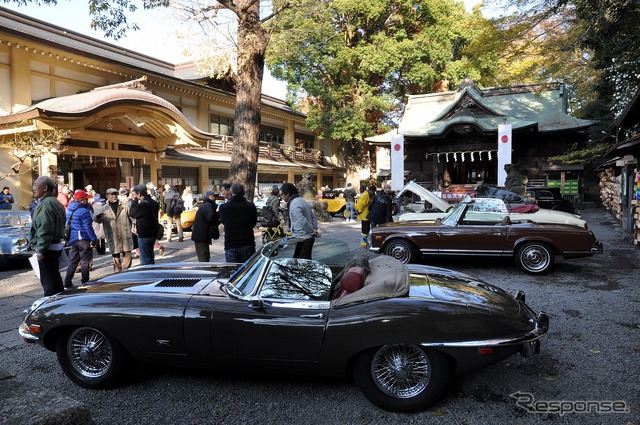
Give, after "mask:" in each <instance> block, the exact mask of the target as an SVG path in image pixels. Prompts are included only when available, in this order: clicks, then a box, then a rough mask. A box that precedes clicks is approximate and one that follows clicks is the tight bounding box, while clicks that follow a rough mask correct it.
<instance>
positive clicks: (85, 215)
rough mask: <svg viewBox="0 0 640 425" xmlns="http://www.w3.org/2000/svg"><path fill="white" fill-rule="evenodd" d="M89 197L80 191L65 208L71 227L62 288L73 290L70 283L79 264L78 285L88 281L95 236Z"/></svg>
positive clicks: (77, 191)
mask: <svg viewBox="0 0 640 425" xmlns="http://www.w3.org/2000/svg"><path fill="white" fill-rule="evenodd" d="M90 196H91V195H89V194H88V193H87V192H85V191H84V190H82V189H78V190H76V191H75V192H74V194H73V202H71V203H70V204H69V206H68V207H67V223H69V224H70V227H71V237H70V238H69V245H71V249H70V250H69V265H68V266H67V274H66V275H65V278H64V287H65V288H67V289H70V288H73V284H72V283H71V281H72V280H73V276H74V275H75V273H76V268H77V267H78V263H80V276H81V278H80V283H81V284H85V283H87V282H88V281H89V268H90V263H91V260H92V259H93V247H94V246H95V245H96V240H97V239H98V238H97V237H96V234H95V232H94V230H93V208H92V207H91V205H89V197H90Z"/></svg>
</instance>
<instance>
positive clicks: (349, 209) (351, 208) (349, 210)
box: [345, 202, 356, 220]
mask: <svg viewBox="0 0 640 425" xmlns="http://www.w3.org/2000/svg"><path fill="white" fill-rule="evenodd" d="M355 211H356V204H355V203H354V202H347V206H346V207H345V212H346V215H347V220H354V219H355V217H354V213H355Z"/></svg>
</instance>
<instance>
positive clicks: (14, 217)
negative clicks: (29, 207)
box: [0, 211, 31, 227]
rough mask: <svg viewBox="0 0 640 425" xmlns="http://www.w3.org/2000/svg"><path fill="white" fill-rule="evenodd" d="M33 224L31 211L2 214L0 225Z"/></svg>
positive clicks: (0, 215) (19, 225) (22, 225)
mask: <svg viewBox="0 0 640 425" xmlns="http://www.w3.org/2000/svg"><path fill="white" fill-rule="evenodd" d="M30 224H31V214H29V212H27V211H25V212H20V211H14V212H7V213H2V214H0V227H24V226H28V225H30Z"/></svg>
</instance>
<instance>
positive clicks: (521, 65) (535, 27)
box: [485, 0, 640, 164]
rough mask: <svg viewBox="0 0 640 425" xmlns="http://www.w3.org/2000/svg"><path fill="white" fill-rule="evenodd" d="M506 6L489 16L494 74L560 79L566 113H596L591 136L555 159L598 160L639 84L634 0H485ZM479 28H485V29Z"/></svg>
mask: <svg viewBox="0 0 640 425" xmlns="http://www.w3.org/2000/svg"><path fill="white" fill-rule="evenodd" d="M487 4H488V5H489V4H490V5H491V7H492V9H502V10H505V11H508V14H505V15H504V16H501V17H498V18H495V19H494V20H493V23H494V26H495V28H496V30H497V32H496V33H495V37H496V38H498V39H500V40H502V41H503V42H506V49H505V51H504V52H503V53H502V54H501V55H500V62H501V64H502V65H501V67H500V69H501V70H502V72H501V74H500V81H502V82H505V83H517V82H522V81H524V79H526V78H527V76H529V79H530V80H531V79H532V80H534V81H545V80H560V81H564V82H565V83H567V84H569V85H570V86H571V87H572V89H573V91H572V107H573V112H574V114H576V115H578V116H580V117H582V118H587V119H592V120H595V121H597V124H596V125H594V126H593V127H592V129H591V134H590V139H591V143H590V145H589V146H587V147H586V148H585V149H584V150H576V149H575V147H574V148H573V149H570V150H569V151H568V153H567V154H566V155H562V156H558V157H555V158H554V159H555V160H558V161H563V162H567V163H582V164H588V163H592V164H594V163H598V162H600V161H601V159H602V157H603V155H605V154H606V152H607V148H608V147H610V146H611V145H612V144H613V143H615V141H616V138H615V137H614V135H616V134H617V129H616V128H615V123H616V120H617V119H618V118H619V116H620V113H621V112H622V111H623V110H624V108H625V107H626V105H628V103H629V100H630V99H631V98H632V96H633V95H634V93H635V92H636V91H637V90H638V87H639V86H640V84H639V83H640V73H638V71H637V70H638V68H639V65H640V38H639V37H638V36H637V28H638V26H639V25H640V2H638V1H636V0H488V1H487ZM485 35H488V33H487V34H485Z"/></svg>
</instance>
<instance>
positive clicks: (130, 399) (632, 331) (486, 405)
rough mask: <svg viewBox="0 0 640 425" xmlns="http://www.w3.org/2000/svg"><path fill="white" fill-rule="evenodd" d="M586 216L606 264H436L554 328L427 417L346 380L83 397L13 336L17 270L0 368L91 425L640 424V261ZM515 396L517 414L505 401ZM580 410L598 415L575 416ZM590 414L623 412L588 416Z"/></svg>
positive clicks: (44, 355)
mask: <svg viewBox="0 0 640 425" xmlns="http://www.w3.org/2000/svg"><path fill="white" fill-rule="evenodd" d="M583 216H584V218H585V219H586V220H587V222H588V223H589V226H590V227H591V228H592V229H593V231H594V233H595V234H596V236H597V237H598V238H599V239H600V240H601V241H602V242H603V243H604V246H605V253H604V255H602V256H595V257H592V258H586V259H576V260H562V259H559V261H558V264H557V266H556V268H555V269H554V271H553V272H552V273H551V274H549V275H547V276H543V277H535V276H529V275H525V274H524V273H522V272H521V271H520V270H519V269H517V268H516V266H515V265H514V264H513V263H512V262H508V261H491V262H489V261H486V260H482V261H477V262H469V261H466V260H457V261H455V262H438V263H437V265H440V266H444V267H449V268H452V269H456V270H460V271H463V272H467V273H469V274H473V275H475V276H478V277H480V278H481V279H483V280H486V281H488V282H491V283H494V284H496V285H498V286H500V287H502V288H504V289H506V290H508V291H509V292H512V293H515V291H516V290H517V289H523V290H524V291H525V292H526V294H527V303H528V304H529V305H530V306H531V307H532V308H533V309H534V310H545V311H547V312H548V313H549V315H550V318H551V326H550V332H549V333H548V335H547V336H546V337H545V338H544V339H543V343H542V353H541V354H540V355H538V356H535V357H533V358H528V359H526V358H522V357H519V356H518V357H512V358H510V359H507V360H505V361H503V362H501V363H498V364H496V365H493V366H491V367H488V368H486V369H483V370H480V371H477V372H474V373H470V374H466V375H462V376H457V377H456V378H455V379H454V381H453V382H452V384H451V387H450V389H449V392H448V393H447V395H446V396H445V398H444V399H443V400H442V401H441V402H440V403H438V404H437V405H436V406H434V407H433V408H431V409H429V410H427V411H425V412H422V413H418V414H396V413H389V412H385V411H382V410H380V409H378V408H376V407H374V406H373V405H372V404H371V403H369V402H368V401H367V400H366V399H365V398H364V397H363V396H362V395H361V394H360V392H359V390H358V389H357V387H356V386H355V384H354V382H353V381H352V380H350V379H328V378H315V377H291V376H272V375H253V374H251V375H250V374H239V373H212V372H208V371H202V370H182V369H172V368H159V367H153V366H141V367H138V368H136V370H135V372H134V375H133V377H132V378H131V380H130V381H129V382H128V383H127V384H126V385H125V386H124V387H122V388H119V389H115V390H109V391H91V390H86V389H82V388H80V387H77V386H75V385H74V384H72V383H71V382H70V381H69V380H68V379H67V378H66V377H65V376H64V375H63V373H62V372H61V370H60V368H59V366H58V365H57V362H56V359H55V354H53V353H50V352H47V351H44V350H43V349H41V348H40V347H38V346H34V345H27V344H24V343H22V342H21V340H20V338H19V337H18V336H17V332H16V329H17V327H18V324H19V322H20V319H21V315H22V313H21V311H22V309H23V308H24V307H25V306H27V305H28V304H29V303H30V302H31V301H32V300H34V299H35V298H38V297H39V296H40V295H41V293H42V290H41V288H40V285H39V283H38V282H37V280H35V278H34V277H33V274H32V272H31V271H30V270H28V269H25V268H24V266H22V268H17V269H15V270H11V271H8V272H0V279H1V281H0V296H1V297H2V298H0V313H1V316H0V360H1V363H0V368H2V370H3V371H4V372H5V375H7V376H8V378H7V379H15V380H18V381H20V382H26V383H28V384H31V385H33V386H38V387H41V388H43V389H46V390H50V391H52V392H54V393H57V394H63V395H65V396H67V397H70V398H71V399H74V400H77V401H79V402H81V403H84V404H86V405H87V406H88V407H89V409H90V412H91V416H92V418H93V420H94V421H95V423H96V424H156V423H158V422H163V423H172V424H174V423H175V424H213V423H220V424H257V423H260V424H329V423H336V422H339V423H344V424H358V425H362V424H412V423H416V424H417V423H433V424H477V423H499V424H538V423H540V424H542V423H544V424H549V423H552V424H623V425H629V424H640V413H639V412H640V402H639V400H640V385H639V384H638V383H639V382H640V361H639V359H640V250H638V249H636V248H635V247H634V245H633V244H631V243H630V242H629V241H626V242H625V241H623V240H622V233H621V231H620V228H619V227H618V226H617V225H616V224H615V223H614V222H613V221H612V220H611V219H610V216H609V215H608V214H607V213H606V211H605V210H603V209H590V210H586V211H584V214H583ZM321 231H322V232H323V233H324V234H325V235H331V236H337V237H340V238H341V239H343V240H349V241H351V242H352V245H353V247H354V249H361V248H359V246H358V235H359V223H345V222H344V221H343V220H342V219H336V221H334V222H332V223H326V224H323V226H322V227H321ZM187 234H188V233H187ZM213 253H214V255H213V257H214V260H221V259H222V258H223V255H222V254H221V253H222V247H221V243H220V242H217V243H216V245H215V246H214V250H213ZM107 257H108V255H107ZM194 259H195V255H194V252H193V244H192V243H191V242H190V241H188V242H184V243H182V244H179V243H177V242H173V243H171V244H168V247H167V254H166V255H165V257H161V258H158V261H176V260H177V261H187V260H194ZM108 260H109V259H108V258H105V257H104V256H102V257H99V258H98V259H97V261H96V264H95V270H94V272H93V275H94V276H97V275H98V274H102V273H108V272H109V271H110V270H109V269H110V267H109V265H108V264H107V262H108ZM425 263H426V262H425ZM430 263H432V262H430ZM16 388H19V387H18V386H16ZM518 392H519V393H521V395H520V397H521V398H520V404H521V405H522V406H523V407H520V406H519V405H518V404H516V403H517V400H516V399H515V398H514V397H512V396H511V395H512V394H515V393H518ZM527 397H528V399H527ZM587 401H593V402H597V403H592V404H590V405H589V406H591V407H590V409H591V410H592V411H591V412H589V413H583V412H580V411H581V410H584V409H585V406H586V404H585V403H586V402H587ZM614 401H617V402H618V404H613V403H612V402H614ZM525 405H526V406H529V408H533V407H535V408H536V409H537V410H538V412H528V411H527V410H526V409H525V408H524V406H525ZM0 407H4V408H7V406H0ZM596 407H599V408H601V409H609V410H611V409H618V408H621V409H623V410H624V412H623V413H602V412H601V413H594V412H593V409H595V408H596ZM559 409H562V412H560V410H559ZM571 410H573V411H571ZM0 423H9V422H7V421H6V419H3V418H0Z"/></svg>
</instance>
